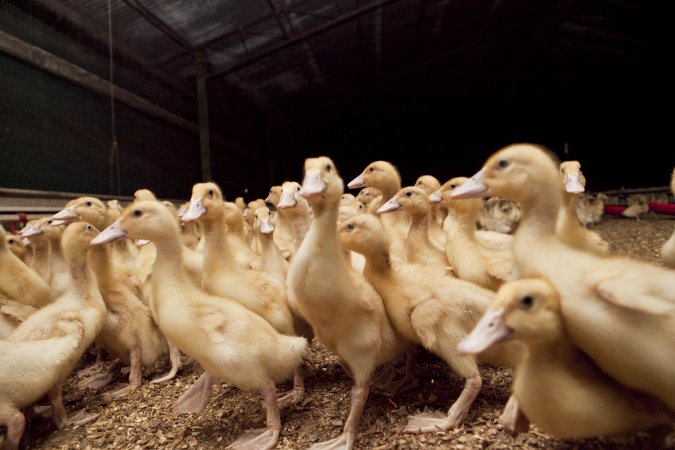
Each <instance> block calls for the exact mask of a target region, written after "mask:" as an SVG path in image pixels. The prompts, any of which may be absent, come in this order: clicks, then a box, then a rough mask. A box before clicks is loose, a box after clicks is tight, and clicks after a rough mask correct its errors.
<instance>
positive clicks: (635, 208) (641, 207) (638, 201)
mask: <svg viewBox="0 0 675 450" xmlns="http://www.w3.org/2000/svg"><path fill="white" fill-rule="evenodd" d="M628 205H629V206H628V208H626V209H624V210H623V211H622V212H621V215H622V216H624V217H628V218H631V219H635V220H640V216H641V215H642V214H645V213H647V212H649V204H648V202H647V196H645V195H643V194H636V195H631V196H629V197H628Z"/></svg>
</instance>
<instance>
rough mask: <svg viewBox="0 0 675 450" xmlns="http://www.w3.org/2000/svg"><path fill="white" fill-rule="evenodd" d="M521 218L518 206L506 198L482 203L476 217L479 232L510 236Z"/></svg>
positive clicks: (487, 200)
mask: <svg viewBox="0 0 675 450" xmlns="http://www.w3.org/2000/svg"><path fill="white" fill-rule="evenodd" d="M521 217H522V212H521V211H520V206H519V205H518V204H517V203H515V202H513V201H511V200H509V199H506V198H501V197H490V198H488V199H486V200H485V201H484V202H483V207H482V208H481V210H480V213H479V215H478V227H479V229H480V230H488V231H496V232H497V233H503V234H512V233H513V231H514V230H515V229H516V227H517V226H518V222H520V219H521Z"/></svg>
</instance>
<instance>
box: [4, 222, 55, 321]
mask: <svg viewBox="0 0 675 450" xmlns="http://www.w3.org/2000/svg"><path fill="white" fill-rule="evenodd" d="M5 236H6V232H5V229H4V227H3V226H1V225H0V301H3V300H12V301H15V302H17V303H21V304H24V305H29V306H33V307H35V308H41V307H43V306H45V305H48V304H49V303H51V302H52V299H53V298H52V296H51V293H50V290H49V285H48V284H47V283H46V282H45V281H44V280H43V279H42V278H40V276H39V275H38V274H37V273H35V272H34V271H33V270H32V269H31V268H29V267H28V266H27V265H25V264H24V263H23V262H22V261H21V260H20V259H19V258H18V257H17V256H16V255H15V254H14V253H12V252H11V251H10V250H9V248H8V246H7V241H6V239H5Z"/></svg>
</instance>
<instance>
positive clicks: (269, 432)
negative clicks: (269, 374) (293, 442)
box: [227, 380, 281, 450]
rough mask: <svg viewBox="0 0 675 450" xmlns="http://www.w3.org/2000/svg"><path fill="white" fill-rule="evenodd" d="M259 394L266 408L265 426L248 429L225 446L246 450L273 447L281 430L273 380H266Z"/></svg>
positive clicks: (263, 449) (264, 449)
mask: <svg viewBox="0 0 675 450" xmlns="http://www.w3.org/2000/svg"><path fill="white" fill-rule="evenodd" d="M260 394H261V395H262V396H263V398H264V399H265V409H266V410H267V428H258V429H255V430H248V431H246V432H245V433H244V434H242V435H241V436H239V437H238V438H237V440H236V441H234V442H233V443H231V444H230V445H229V446H228V447H227V448H236V449H246V450H267V449H271V448H273V447H274V446H275V445H276V444H277V442H278V441H279V433H280V432H281V417H280V415H279V405H278V404H277V394H276V390H275V386H274V381H273V380H267V381H266V382H265V384H264V385H263V386H262V387H261V388H260Z"/></svg>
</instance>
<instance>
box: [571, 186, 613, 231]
mask: <svg viewBox="0 0 675 450" xmlns="http://www.w3.org/2000/svg"><path fill="white" fill-rule="evenodd" d="M607 199H608V197H607V195H606V194H605V193H603V192H599V193H597V194H595V195H591V194H582V195H580V196H579V197H578V198H577V200H578V201H577V216H578V217H579V221H580V222H581V223H582V224H583V225H584V226H585V227H590V226H592V225H595V224H597V223H600V222H602V216H603V215H604V213H605V202H606V201H607Z"/></svg>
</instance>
